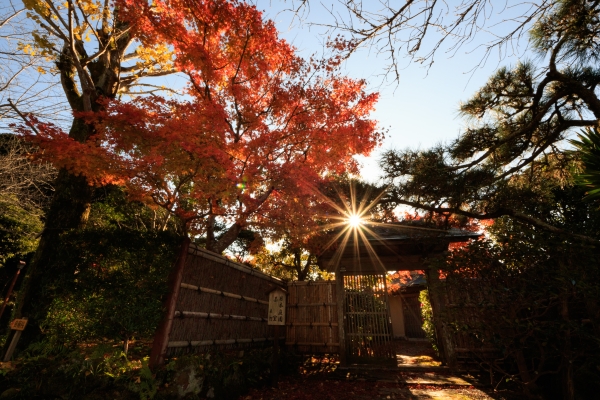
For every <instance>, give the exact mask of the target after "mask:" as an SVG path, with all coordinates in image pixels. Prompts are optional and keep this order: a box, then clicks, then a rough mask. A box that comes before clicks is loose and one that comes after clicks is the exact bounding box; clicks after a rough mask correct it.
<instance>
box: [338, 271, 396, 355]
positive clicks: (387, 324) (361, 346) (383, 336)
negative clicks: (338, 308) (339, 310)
mask: <svg viewBox="0 0 600 400" xmlns="http://www.w3.org/2000/svg"><path fill="white" fill-rule="evenodd" d="M344 297H345V301H344V312H345V314H346V320H345V332H346V351H347V353H346V354H347V357H348V361H349V362H361V363H364V362H367V363H368V362H381V361H384V360H394V359H395V357H396V355H395V352H394V350H393V346H392V343H391V342H392V329H391V319H390V313H389V307H388V299H387V285H386V281H385V275H347V276H344Z"/></svg>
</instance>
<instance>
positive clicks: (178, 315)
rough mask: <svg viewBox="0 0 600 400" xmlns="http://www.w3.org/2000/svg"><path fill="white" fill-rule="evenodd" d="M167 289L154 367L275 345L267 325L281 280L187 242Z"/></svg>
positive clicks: (152, 364)
mask: <svg viewBox="0 0 600 400" xmlns="http://www.w3.org/2000/svg"><path fill="white" fill-rule="evenodd" d="M168 285H169V294H168V296H167V298H166V299H165V302H164V306H163V309H164V314H163V319H162V321H161V323H160V325H159V327H158V329H157V330H156V334H155V336H154V342H153V346H152V352H151V354H150V366H151V367H156V366H158V365H161V364H162V363H163V362H164V360H165V357H168V356H172V355H176V354H181V353H192V352H204V351H208V350H213V349H222V350H226V349H236V348H247V347H252V346H257V345H264V344H265V343H268V342H273V340H275V338H274V337H273V333H272V327H270V326H269V325H268V311H269V310H268V305H269V292H271V291H272V290H273V289H274V288H280V289H284V288H285V284H284V283H283V282H282V281H281V280H280V279H277V278H274V277H271V276H269V275H266V274H264V273H262V272H260V271H258V270H256V269H253V268H250V267H248V266H246V265H243V264H239V263H236V262H234V261H231V260H229V259H227V258H225V257H223V256H221V255H219V254H215V253H212V252H210V251H208V250H205V249H202V248H200V247H197V246H195V245H193V244H190V243H189V239H188V240H187V241H186V242H185V243H184V244H183V246H182V247H181V250H180V253H179V256H178V259H177V262H176V264H175V267H174V268H173V270H172V273H171V275H170V276H169V281H168ZM278 339H279V340H280V339H282V338H278Z"/></svg>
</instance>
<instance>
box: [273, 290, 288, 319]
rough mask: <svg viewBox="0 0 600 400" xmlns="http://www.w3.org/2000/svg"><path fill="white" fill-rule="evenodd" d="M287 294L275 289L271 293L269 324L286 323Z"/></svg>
mask: <svg viewBox="0 0 600 400" xmlns="http://www.w3.org/2000/svg"><path fill="white" fill-rule="evenodd" d="M285 304H286V295H285V293H284V292H283V290H279V289H275V290H273V291H272V292H271V293H269V325H285Z"/></svg>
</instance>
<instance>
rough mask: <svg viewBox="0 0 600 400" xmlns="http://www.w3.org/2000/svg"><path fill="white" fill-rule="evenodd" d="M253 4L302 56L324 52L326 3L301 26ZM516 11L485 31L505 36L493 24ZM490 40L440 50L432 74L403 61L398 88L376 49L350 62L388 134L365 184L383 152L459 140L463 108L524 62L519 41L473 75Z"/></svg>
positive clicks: (268, 6)
mask: <svg viewBox="0 0 600 400" xmlns="http://www.w3.org/2000/svg"><path fill="white" fill-rule="evenodd" d="M255 3H256V5H257V7H258V9H260V10H264V11H265V14H266V16H267V17H268V18H270V19H273V20H274V21H275V23H276V25H277V27H278V29H279V30H280V33H281V36H282V37H283V38H285V39H286V40H288V41H289V42H291V43H292V44H293V45H294V46H296V48H297V49H298V51H299V53H300V55H302V56H305V57H308V56H310V55H311V54H312V53H315V52H316V53H320V52H321V51H322V49H323V42H324V40H325V38H326V37H327V33H326V32H325V29H324V28H322V27H319V26H314V25H311V22H312V23H314V22H318V23H327V22H330V17H329V15H328V13H327V12H326V10H325V8H324V6H323V5H322V4H323V3H317V2H313V3H311V4H312V6H311V8H310V13H307V14H305V15H304V21H302V22H300V21H298V20H295V21H293V22H292V16H293V15H292V14H291V13H290V12H282V11H281V10H283V9H285V8H286V6H287V7H289V6H290V3H289V2H281V1H279V2H278V1H276V0H257V1H255ZM334 7H335V6H334ZM518 11H519V10H517V9H509V10H508V12H507V11H506V10H505V9H496V10H493V12H492V13H491V14H489V15H488V19H487V25H489V26H491V27H492V28H494V29H495V32H498V31H500V32H501V31H502V30H506V29H508V27H509V23H506V24H504V25H500V26H495V27H494V24H497V23H498V22H499V21H501V20H502V18H506V17H507V15H509V14H510V13H513V14H515V13H518ZM500 12H502V14H500ZM486 35H487V36H486ZM490 35H491V34H489V33H488V34H486V33H485V32H484V33H480V34H478V36H477V37H476V41H473V42H471V43H469V44H467V45H465V46H463V47H462V48H460V49H459V50H458V51H456V52H455V53H454V55H453V56H452V57H450V54H449V53H445V52H444V50H445V49H443V48H442V49H441V51H439V53H438V54H437V56H436V58H435V63H434V64H433V66H432V67H431V68H429V69H425V68H423V67H422V66H421V65H420V64H416V63H412V62H411V61H410V60H409V59H402V63H403V65H402V69H401V70H400V81H399V82H383V79H382V77H381V74H382V73H383V72H384V68H385V64H386V60H385V57H383V56H379V57H378V56H377V54H376V52H375V51H374V50H373V49H368V48H366V49H363V50H362V51H360V52H358V53H356V54H354V55H352V56H351V57H350V59H349V60H348V61H347V62H346V64H345V65H344V71H345V73H346V74H347V75H349V76H351V77H354V78H364V79H366V80H367V81H368V82H369V85H370V88H371V90H373V91H379V92H380V101H379V103H378V106H377V110H376V112H375V114H374V117H375V118H376V119H377V120H378V121H379V123H380V126H381V127H383V128H387V129H389V132H388V135H387V137H386V140H385V142H384V144H383V146H382V148H381V149H380V150H378V151H376V152H375V153H374V154H372V155H371V157H369V158H367V159H361V162H362V163H363V165H364V168H363V170H362V175H363V178H365V179H367V180H370V181H373V180H374V178H375V177H377V176H379V169H378V167H377V158H378V155H379V154H380V152H381V151H382V150H387V149H390V148H395V149H402V148H406V147H410V148H421V149H425V148H428V147H431V146H433V145H435V144H436V143H439V142H448V141H451V140H453V139H454V138H456V137H457V136H458V134H459V133H460V131H461V128H462V127H464V126H465V124H466V123H467V121H465V120H464V119H462V118H461V117H460V116H459V115H458V107H459V104H460V102H461V101H465V100H468V99H469V98H470V97H471V95H472V94H474V93H475V92H476V91H477V89H478V88H480V87H481V86H482V85H484V84H485V82H486V81H487V79H488V77H489V76H490V75H491V74H492V73H493V72H494V71H495V70H496V69H497V68H498V67H499V66H503V65H509V64H510V65H514V64H515V63H516V62H517V61H518V60H519V58H520V57H527V54H526V53H525V50H526V49H525V46H526V41H521V43H520V45H521V47H520V48H519V49H515V51H514V52H513V53H516V54H517V55H515V54H511V55H509V56H504V57H499V56H498V54H497V52H496V53H492V54H491V56H490V57H489V58H488V59H487V61H486V62H485V63H484V64H483V65H482V66H481V67H479V68H475V70H474V71H473V69H474V67H476V66H477V65H478V64H479V63H480V62H481V60H482V57H483V56H484V51H483V50H482V48H480V47H478V45H480V44H482V43H485V42H486V40H489V38H491V37H492V36H490ZM511 51H512V49H511Z"/></svg>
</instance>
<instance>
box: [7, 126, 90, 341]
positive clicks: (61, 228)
mask: <svg viewBox="0 0 600 400" xmlns="http://www.w3.org/2000/svg"><path fill="white" fill-rule="evenodd" d="M83 130H85V131H87V130H88V127H87V126H86V125H85V123H83V121H82V120H80V119H78V118H75V119H74V120H73V125H72V128H71V132H70V135H72V136H80V137H81V136H86V132H82V131H83ZM54 187H55V192H54V196H53V198H52V202H51V203H50V209H49V211H48V213H47V216H46V223H45V226H44V230H43V231H42V234H41V237H40V242H39V244H38V247H37V250H36V252H35V254H34V256H33V258H32V260H31V262H30V263H29V268H28V272H27V275H25V278H24V282H23V286H22V289H21V290H20V292H19V296H18V299H17V305H16V307H17V308H16V309H15V317H16V318H21V317H23V316H26V317H29V323H28V325H27V329H26V330H25V331H24V332H23V336H22V337H21V340H20V342H19V348H25V347H27V345H28V344H30V343H31V342H32V341H34V340H36V339H37V338H38V337H39V335H40V334H41V331H40V327H39V324H40V322H41V321H42V319H43V318H44V317H45V315H46V313H47V312H48V309H49V307H50V305H51V304H52V300H53V299H54V297H55V296H56V293H57V289H60V288H59V287H58V285H57V283H58V282H59V280H60V278H61V277H63V276H65V274H68V273H69V271H64V270H59V269H60V268H59V267H58V266H57V263H56V261H57V259H56V257H55V254H56V251H57V249H59V248H60V247H61V246H62V243H61V236H62V234H63V233H64V232H66V231H69V230H72V229H78V228H81V227H83V226H85V223H86V222H87V219H88V217H89V213H90V205H91V200H92V194H93V188H92V187H91V186H90V185H88V183H87V180H86V178H85V177H84V176H77V175H73V174H71V173H69V172H68V171H66V170H64V169H62V170H60V171H59V174H58V177H57V178H56V181H55V186H54ZM7 343H10V341H7Z"/></svg>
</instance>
